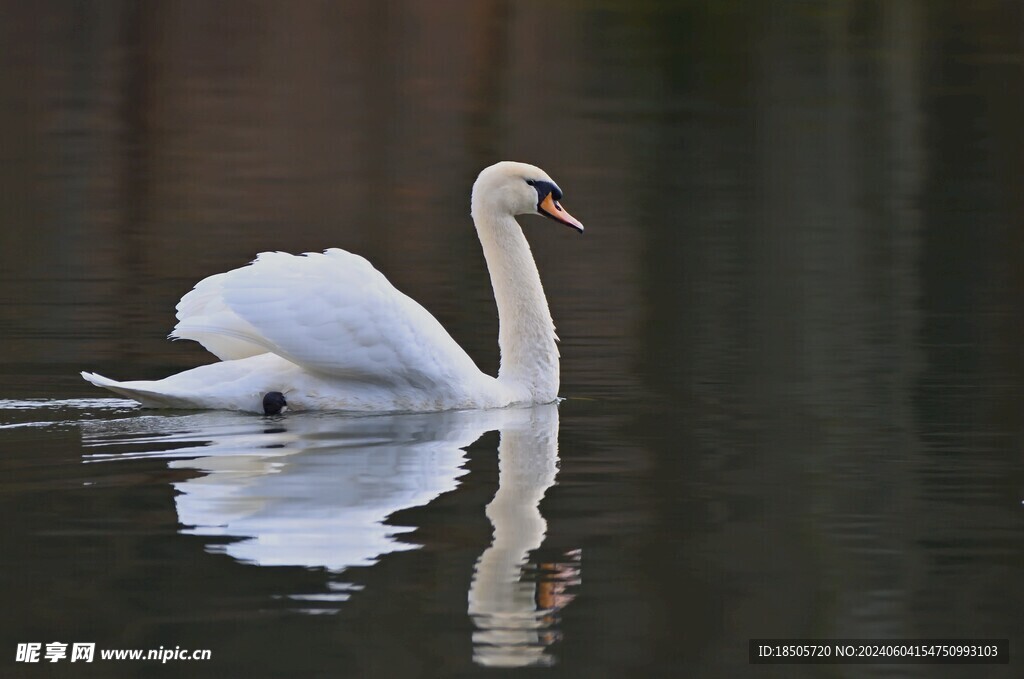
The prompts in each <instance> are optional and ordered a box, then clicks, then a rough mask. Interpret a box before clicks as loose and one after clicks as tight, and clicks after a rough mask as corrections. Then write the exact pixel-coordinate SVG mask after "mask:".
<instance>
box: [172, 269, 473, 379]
mask: <svg viewBox="0 0 1024 679" xmlns="http://www.w3.org/2000/svg"><path fill="white" fill-rule="evenodd" d="M178 319H179V323H178V325H177V326H176V327H175V330H174V333H172V336H173V337H179V338H187V339H194V340H196V341H198V342H200V343H201V344H202V345H203V346H204V347H206V348H207V349H209V350H210V351H212V352H213V353H214V354H216V355H217V356H219V357H220V358H222V359H224V358H242V357H244V356H251V355H253V354H255V353H263V352H267V351H270V352H273V353H275V354H278V355H280V356H282V357H284V358H287V359H288V360H289V361H292V362H293V363H296V364H298V365H300V366H302V367H304V368H306V369H307V370H310V371H314V372H318V373H322V374H327V375H332V376H336V377H341V378H344V379H349V380H356V381H364V382H370V383H376V384H393V385H409V386H414V387H419V388H432V387H438V386H442V385H452V384H457V383H459V382H460V381H465V380H468V379H470V378H472V377H475V376H479V375H480V371H479V369H478V368H477V367H476V365H475V364H474V363H473V361H472V359H470V358H469V356H468V355H467V354H466V352H465V351H463V350H462V348H461V347H460V346H459V345H458V344H457V343H456V342H455V340H453V339H452V338H451V336H450V335H449V334H448V333H447V332H446V331H445V329H444V328H443V327H441V324H440V323H438V321H437V319H435V318H434V317H433V316H432V315H430V313H429V312H428V311H427V310H426V309H424V308H423V307H422V306H420V305H419V304H417V303H416V302H415V301H413V300H412V299H410V298H409V297H407V296H406V295H404V294H402V293H401V292H399V291H398V290H397V289H395V287H394V286H393V285H391V283H389V282H388V280H387V279H386V278H385V277H384V276H383V274H381V273H380V272H379V271H377V270H376V269H374V268H373V266H371V265H370V263H369V262H367V261H366V260H365V259H363V258H362V257H359V256H357V255H353V254H351V253H349V252H345V251H344V250H338V249H331V250H327V251H326V252H324V253H322V254H321V253H306V254H305V255H301V256H296V255H290V254H287V253H282V252H265V253H262V254H261V255H259V256H258V257H257V258H256V261H254V262H253V263H252V264H250V265H248V266H245V267H242V268H240V269H235V270H234V271H228V272H226V273H222V274H217V275H216V276H211V277H210V278H207V279H205V280H203V281H201V282H200V283H199V284H198V285H197V286H196V287H195V289H194V290H193V291H192V292H190V293H188V294H187V295H185V297H183V298H182V300H181V302H180V303H179V304H178Z"/></svg>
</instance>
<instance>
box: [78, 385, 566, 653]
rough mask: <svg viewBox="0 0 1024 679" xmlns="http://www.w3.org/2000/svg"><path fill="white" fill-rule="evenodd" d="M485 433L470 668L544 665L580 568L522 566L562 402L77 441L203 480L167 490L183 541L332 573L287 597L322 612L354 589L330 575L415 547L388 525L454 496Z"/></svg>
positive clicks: (143, 425) (122, 425)
mask: <svg viewBox="0 0 1024 679" xmlns="http://www.w3.org/2000/svg"><path fill="white" fill-rule="evenodd" d="M494 430H498V431H499V432H500V435H501V442H500V444H499V447H498V468H499V487H498V491H497V493H496V494H495V497H494V499H493V500H492V501H491V503H490V504H489V505H488V506H487V510H486V511H487V517H488V518H489V519H490V521H491V524H492V526H493V531H494V536H493V541H492V542H491V544H490V546H488V547H487V548H486V549H485V550H484V551H483V554H482V555H481V556H480V558H479V559H478V560H477V563H476V568H475V570H474V575H473V578H472V582H471V584H470V588H469V595H468V599H469V602H468V604H469V614H470V616H471V617H472V619H473V621H474V623H475V626H476V631H475V633H474V636H473V641H474V660H475V661H476V662H478V663H480V664H483V665H495V666H525V665H536V664H550V662H552V659H551V656H550V655H549V654H548V653H549V652H548V646H549V645H550V644H551V643H552V642H553V641H555V640H556V639H557V638H558V634H557V630H556V627H557V615H556V614H557V611H558V610H559V609H560V608H562V607H563V606H565V605H566V604H567V603H568V602H569V601H571V596H570V595H569V594H567V592H566V586H567V585H571V584H575V583H576V582H577V581H578V572H579V566H578V562H579V554H578V553H572V554H570V555H569V556H568V557H566V559H564V563H559V564H554V565H552V564H542V563H530V562H529V560H528V558H529V555H530V552H532V551H533V550H536V549H537V548H538V547H540V546H541V544H542V543H543V541H544V537H545V533H546V530H547V524H546V522H545V520H544V518H543V516H541V513H540V508H539V504H540V501H541V499H542V498H543V497H544V494H545V492H546V491H547V490H548V488H550V487H551V486H552V485H553V484H554V482H555V475H556V474H557V462H558V408H557V406H555V405H546V406H535V407H531V408H521V409H501V410H488V411H450V412H443V413H420V414H402V415H374V416H361V417H350V416H339V415H337V414H334V415H332V414H327V413H309V414H306V413H303V414H291V415H288V416H286V417H276V418H255V417H252V416H248V415H240V414H237V413H223V412H204V413H197V414H193V415H178V416H173V415H172V416H169V415H147V416H140V417H133V418H129V419H122V420H108V421H93V422H85V423H83V437H84V439H85V444H86V445H87V446H89V447H91V448H94V449H97V448H100V449H102V450H101V452H96V453H94V454H91V455H89V456H88V460H89V461H92V462H97V461H106V460H126V459H138V458H152V457H163V458H168V466H169V467H171V468H172V469H178V470H195V471H198V472H201V474H200V475H198V476H195V477H192V478H187V479H185V480H181V481H176V482H174V483H173V484H172V485H173V486H174V488H175V490H176V491H177V493H176V497H175V505H176V511H177V515H178V519H179V521H180V523H181V524H182V526H183V528H182V529H181V532H182V533H187V534H194V535H201V536H205V537H208V538H227V539H228V541H223V540H222V541H211V542H210V543H208V545H207V547H206V549H207V551H209V552H211V553H223V554H227V555H228V556H230V557H232V558H234V559H237V560H238V561H241V562H244V563H249V564H255V565H260V566H301V567H307V568H310V567H312V568H323V569H326V570H327V571H329V572H330V573H331V577H330V578H329V582H328V583H327V591H326V592H322V593H312V594H311V593H291V594H290V595H288V598H290V599H292V600H293V601H295V602H296V605H298V606H301V608H300V610H302V611H303V612H308V613H323V612H330V611H331V610H332V609H331V608H330V607H331V606H334V607H336V606H337V602H339V601H344V600H345V599H347V598H348V597H349V596H350V595H351V592H352V590H354V589H358V587H357V586H356V585H354V584H353V583H350V582H344V581H342V580H341V579H340V578H339V577H338V576H339V575H340V574H341V573H343V572H344V571H345V570H346V569H348V568H351V567H356V566H363V567H365V566H372V565H373V564H375V563H376V562H377V561H378V560H379V559H380V558H381V557H383V556H384V555H386V554H390V553H392V552H398V551H403V550H409V549H415V548H417V547H419V545H417V544H414V543H413V542H411V541H410V538H409V536H406V535H403V534H405V533H408V532H410V531H412V530H414V528H415V527H414V526H401V525H393V524H390V523H388V520H389V517H391V516H392V515H394V514H395V513H396V512H399V511H400V510H403V509H408V508H411V507H419V506H424V505H427V504H429V503H430V502H431V501H433V500H434V499H435V498H437V497H438V496H440V495H442V494H444V493H447V492H449V491H452V490H454V489H455V488H456V487H457V486H458V484H459V478H460V477H462V476H463V475H464V474H466V469H465V467H464V465H465V462H466V453H465V452H464V450H463V448H466V447H467V446H469V445H470V444H472V443H473V442H475V441H476V440H477V439H479V438H480V437H481V436H482V435H483V434H484V433H486V432H488V431H494ZM118 449H121V450H123V451H126V452H121V451H120V450H118ZM140 450H141V451H146V452H138V451H140ZM333 610H336V608H335V609H333Z"/></svg>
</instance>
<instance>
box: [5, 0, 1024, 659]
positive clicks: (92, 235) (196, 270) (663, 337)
mask: <svg viewBox="0 0 1024 679" xmlns="http://www.w3.org/2000/svg"><path fill="white" fill-rule="evenodd" d="M0 15H2V16H0V44H3V46H4V47H3V49H2V50H0V132H2V142H0V185H2V187H3V188H2V190H0V267H2V268H0V341H2V347H3V351H2V353H0V384H2V389H0V399H2V400H0V451H2V453H0V469H2V474H0V517H2V518H0V526H2V529H0V586H2V593H3V599H2V601H3V610H4V613H3V615H2V616H0V667H2V669H0V674H2V675H3V676H20V675H22V674H24V675H25V676H43V674H45V673H47V672H50V673H53V672H55V671H59V672H61V673H67V674H68V676H71V675H72V674H75V675H76V676H77V675H78V674H87V675H90V676H153V675H158V674H159V675H163V674H167V673H171V672H176V673H186V674H188V676H218V677H220V676H374V677H378V676H379V677H407V676H408V677H413V676H424V677H426V676H463V677H468V676H489V675H490V674H496V673H500V672H501V671H499V670H495V669H490V667H491V666H495V665H499V666H500V665H504V666H519V667H528V668H532V669H527V670H522V672H524V673H529V674H540V673H542V672H546V673H552V674H559V675H566V676H586V677H621V676H693V677H736V676H764V677H769V676H770V677H803V676H808V677H810V676H829V677H833V676H836V677H862V676H880V675H881V676H911V677H931V676H943V677H944V676H956V677H988V676H993V677H1010V676H1019V672H1020V670H1019V664H1020V661H1019V658H1017V656H1018V655H1019V653H1021V652H1022V651H1021V643H1022V642H1024V615H1022V614H1021V602H1022V601H1024V578H1022V575H1024V569H1022V566H1024V507H1022V500H1024V471H1022V469H1024V465H1022V462H1024V460H1022V454H1021V450H1022V443H1024V417H1022V415H1024V413H1022V406H1021V403H1022V399H1021V394H1022V389H1024V354H1022V352H1021V346H1022V338H1024V324H1022V322H1021V318H1022V317H1024V316H1022V312H1024V295H1022V291H1024V273H1022V272H1024V228H1022V227H1024V199H1022V198H1021V196H1022V195H1024V193H1022V191H1021V186H1024V134H1022V132H1021V130H1022V129H1024V128H1022V126H1021V120H1022V119H1024V118H1022V114H1024V87H1022V85H1024V37H1022V36H1024V33H1022V31H1021V26H1022V25H1024V24H1022V19H1024V17H1022V11H1021V8H1020V7H1019V6H1018V5H1017V4H1015V3H1005V2H981V3H952V2H950V3H945V2H937V3H935V2H927V3H926V2H914V1H893V2H863V3H860V2H833V3H774V4H771V3H760V2H758V3H741V2H722V3H698V2H675V3H670V2H631V3H612V2H575V3H541V2H478V3H454V2H452V3H433V2H413V1H409V2H391V3H375V4H370V3H366V5H365V6H363V5H358V4H355V3H322V4H318V3H305V2H304V3H201V2H195V3H185V4H180V3H136V2H111V3H27V2H25V3H17V2H12V3H4V4H2V5H0ZM501 158H509V159H516V160H523V161H527V162H532V163H535V164H538V165H541V166H542V167H544V168H545V169H547V170H548V171H549V172H550V173H551V174H552V176H554V177H555V178H556V180H557V181H558V182H559V183H560V184H561V186H562V188H563V189H564V190H565V194H566V197H565V204H566V206H567V207H568V209H569V210H570V211H572V212H573V214H575V215H576V216H577V217H579V218H580V219H581V220H582V221H583V222H584V223H585V224H586V225H587V233H586V235H585V236H583V237H575V235H574V234H572V233H571V232H569V231H568V230H559V229H552V228H549V227H550V225H549V223H548V222H541V220H532V219H524V223H525V224H526V227H527V234H528V237H529V238H530V239H531V241H532V243H533V247H534V251H535V253H536V255H537V259H538V264H539V267H540V269H541V273H542V277H543V279H544V282H545V286H546V289H547V291H548V296H549V299H550V303H551V307H552V310H553V314H554V316H555V319H556V322H557V324H558V327H559V334H560V336H561V338H562V345H561V349H562V355H563V363H562V374H563V388H562V393H563V396H564V397H565V398H566V400H565V401H563V402H562V403H561V404H560V406H559V407H557V408H555V407H543V408H535V409H528V410H523V411H511V412H505V413H483V414H481V413H448V414H435V415H405V416H386V417H370V418H353V417H345V416H340V415H337V414H312V415H288V416H285V417H284V418H276V419H264V418H260V417H253V416H248V415H239V414H231V413H193V412H156V411H142V410H138V409H136V408H134V407H133V406H132V405H131V404H130V403H129V402H125V401H118V400H113V399H107V398H106V394H105V393H103V392H101V391H99V390H97V389H94V388H92V387H90V386H89V385H87V384H85V383H84V382H82V381H81V380H80V379H79V378H78V377H77V372H78V371H79V370H81V369H90V370H97V371H99V372H102V373H104V374H108V375H111V376H114V377H119V378H154V377H161V376H164V375H166V374H169V373H171V372H174V371H177V370H181V369H184V368H187V367H190V366H193V365H196V364H198V363H201V362H205V361H207V360H209V356H208V355H206V354H204V352H203V351H202V350H201V349H200V348H199V347H197V346H193V345H190V344H189V343H184V342H182V343H170V342H168V341H166V340H165V339H164V337H165V335H166V333H167V332H168V331H169V329H170V328H171V326H172V325H173V307H174V304H175V302H176V301H177V299H178V298H179V297H180V296H181V295H182V294H183V293H185V292H186V291H188V289H189V288H190V286H191V285H192V284H193V283H194V282H195V281H198V280H199V279H201V278H203V277H205V276H207V275H209V274H211V273H214V272H217V271H224V270H227V269H230V268H234V267H236V266H238V265H240V264H242V263H244V262H246V261H248V260H249V259H251V258H252V256H253V255H254V254H255V253H256V252H259V251H261V250H274V249H279V250H288V251H303V250H318V249H322V248H325V247H329V246H338V247H344V248H346V249H350V250H352V251H355V252H358V253H360V254H363V255H365V256H366V257H368V258H369V259H370V260H371V261H372V262H374V263H375V265H376V266H377V267H378V268H379V269H381V270H382V271H383V272H384V273H385V274H386V275H387V276H388V277H389V278H390V279H391V280H392V281H393V282H395V284H396V285H397V286H398V287H399V288H400V289H403V290H406V291H408V292H410V293H412V294H413V296H414V297H416V298H417V299H418V300H420V301H421V302H422V303H423V304H424V305H425V306H426V307H427V308H428V309H430V310H431V311H432V312H434V313H435V314H436V315H437V316H438V318H439V319H440V320H441V321H442V322H443V323H444V324H445V326H446V327H447V328H449V330H450V331H451V333H452V335H453V336H454V337H455V338H456V339H457V340H458V341H459V342H460V343H461V344H462V345H463V346H465V347H467V349H468V351H469V352H470V354H471V355H472V356H474V358H476V359H477V360H478V362H479V364H480V365H481V366H482V367H484V368H485V369H488V370H493V369H494V368H495V367H496V363H497V350H496V342H495V337H496V333H497V322H496V319H495V317H494V308H493V302H492V300H491V297H490V286H489V284H488V281H487V275H486V270H485V268H484V264H483V259H482V257H481V255H480V251H479V245H478V243H477V242H476V239H475V235H474V234H473V231H472V227H471V225H470V222H469V218H468V191H469V186H470V184H471V182H472V180H473V178H474V177H475V175H476V173H477V172H478V171H479V170H480V169H481V168H482V167H484V166H486V165H488V164H490V163H491V162H493V161H495V160H497V159H501ZM496 432H500V434H499V433H496ZM752 637H782V638H798V637H855V638H856V637H861V638H879V637H884V638H889V637H893V638H895V637H996V638H1009V639H1010V643H1011V657H1013V658H1015V661H1014V663H1013V665H1011V666H1009V667H1007V666H992V665H988V666H976V667H967V668H953V667H936V666H925V665H916V666H912V665H905V666H889V667H883V666H820V667H814V666H796V665H791V666H774V667H765V666H762V667H751V666H749V665H748V664H747V641H748V639H750V638H752ZM53 641H62V642H65V643H68V644H72V643H78V642H85V643H88V642H92V643H95V644H96V647H97V649H132V648H138V649H150V648H159V647H164V648H174V647H176V646H180V647H181V648H187V649H210V650H211V651H212V659H211V660H209V661H205V662H201V661H194V662H185V661H176V662H175V661H172V662H170V663H168V665H169V666H171V667H172V668H173V669H171V670H163V671H161V669H160V668H161V665H160V663H159V662H157V661H136V662H129V661H124V662H120V663H117V662H113V661H106V662H101V661H99V659H97V661H96V662H94V663H93V665H90V666H84V667H86V669H81V668H82V667H83V665H80V664H78V665H76V667H75V669H73V670H72V669H68V667H69V666H70V662H69V661H68V660H64V661H60V662H59V663H57V664H54V665H52V666H51V665H50V663H46V662H45V661H44V662H43V663H41V664H45V665H47V667H46V668H44V667H40V666H39V665H29V664H26V663H17V662H15V659H16V648H17V645H18V644H19V643H25V642H41V643H42V644H44V645H45V644H47V643H50V642H53ZM44 650H45V649H44ZM97 652H98V650H97ZM1015 666H1016V667H1015ZM58 668H59V669H58ZM541 668H553V669H541ZM503 674H507V672H504V673H503Z"/></svg>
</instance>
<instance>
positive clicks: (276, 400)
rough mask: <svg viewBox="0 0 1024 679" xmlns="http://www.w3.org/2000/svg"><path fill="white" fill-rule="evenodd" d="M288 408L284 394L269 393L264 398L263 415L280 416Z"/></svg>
mask: <svg viewBox="0 0 1024 679" xmlns="http://www.w3.org/2000/svg"><path fill="white" fill-rule="evenodd" d="M287 407H288V401H285V400H284V394H282V393H281V392H279V391H268V392H267V393H266V395H265V396H264V397H263V414H264V415H280V414H281V413H283V412H284V411H285V409H286V408H287Z"/></svg>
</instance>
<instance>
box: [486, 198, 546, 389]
mask: <svg viewBox="0 0 1024 679" xmlns="http://www.w3.org/2000/svg"><path fill="white" fill-rule="evenodd" d="M473 221H474V222H475V224H476V230H477V234H478V235H479V236H480V244H481V245H482V246H483V250H484V258H485V259H486V260H487V269H488V271H489V272H490V274H491V286H492V287H493V288H494V300H495V302H496V303H497V306H498V326H499V329H498V346H499V347H500V348H501V368H500V369H499V371H498V380H499V381H500V382H501V383H502V384H503V385H504V386H506V387H508V388H510V389H513V390H514V391H515V399H514V400H516V401H533V402H540V403H545V402H548V401H553V400H554V399H555V397H557V396H558V347H557V346H556V345H555V324H554V323H553V322H552V320H551V312H550V311H549V310H548V301H547V298H546V297H545V296H544V288H543V287H542V286H541V283H540V274H539V273H538V272H537V264H536V263H535V262H534V261H533V254H532V253H531V252H530V245H529V244H528V243H527V242H526V236H524V235H523V230H522V229H521V228H520V227H519V224H518V222H516V220H515V219H514V218H513V217H512V215H510V214H508V213H504V214H503V213H501V211H500V210H498V209H495V208H494V207H493V206H491V205H489V204H487V203H485V201H484V200H483V199H481V198H480V197H479V196H478V194H477V193H476V192H474V194H473Z"/></svg>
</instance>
